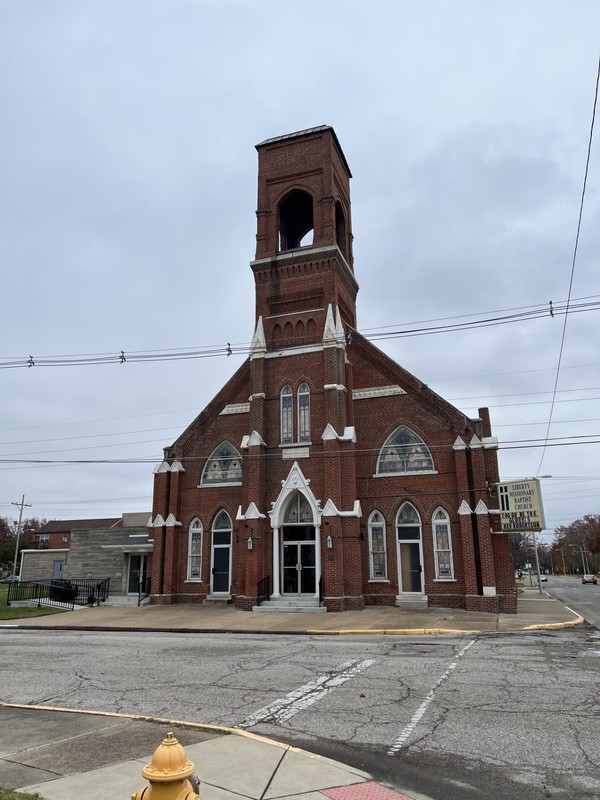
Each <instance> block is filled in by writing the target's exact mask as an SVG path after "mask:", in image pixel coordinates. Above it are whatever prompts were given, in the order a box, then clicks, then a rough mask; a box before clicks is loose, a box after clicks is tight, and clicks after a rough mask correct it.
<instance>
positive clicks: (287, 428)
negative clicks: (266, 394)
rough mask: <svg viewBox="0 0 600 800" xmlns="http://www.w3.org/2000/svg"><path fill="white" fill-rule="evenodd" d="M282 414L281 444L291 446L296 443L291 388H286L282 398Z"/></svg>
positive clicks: (282, 392) (283, 390) (282, 391)
mask: <svg viewBox="0 0 600 800" xmlns="http://www.w3.org/2000/svg"><path fill="white" fill-rule="evenodd" d="M280 404H281V406H280V414H281V443H282V444H289V443H290V442H293V441H294V414H293V407H294V395H293V394H292V387H291V386H284V387H283V389H282V390H281V396H280Z"/></svg>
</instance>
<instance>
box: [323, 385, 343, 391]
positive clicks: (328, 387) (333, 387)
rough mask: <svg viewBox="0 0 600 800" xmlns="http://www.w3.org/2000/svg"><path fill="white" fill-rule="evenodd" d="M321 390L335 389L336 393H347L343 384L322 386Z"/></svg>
mask: <svg viewBox="0 0 600 800" xmlns="http://www.w3.org/2000/svg"><path fill="white" fill-rule="evenodd" d="M323 389H337V391H338V392H345V391H347V389H346V387H345V386H344V384H343V383H326V384H325V385H324V386H323Z"/></svg>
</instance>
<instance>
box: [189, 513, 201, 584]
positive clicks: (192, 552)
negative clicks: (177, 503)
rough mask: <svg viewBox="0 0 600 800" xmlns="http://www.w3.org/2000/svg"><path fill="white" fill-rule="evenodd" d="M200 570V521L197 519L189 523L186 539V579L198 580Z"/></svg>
mask: <svg viewBox="0 0 600 800" xmlns="http://www.w3.org/2000/svg"><path fill="white" fill-rule="evenodd" d="M201 570H202V523H201V522H200V520H199V519H195V520H193V521H192V523H191V525H190V532H189V541H188V574H187V579H188V581H199V580H200V576H201Z"/></svg>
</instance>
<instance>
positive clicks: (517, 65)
mask: <svg viewBox="0 0 600 800" xmlns="http://www.w3.org/2000/svg"><path fill="white" fill-rule="evenodd" d="M598 31H600V3H598V2H597V0H577V2H572V1H571V0H563V1H562V2H552V0H537V1H535V0H529V2H528V1H527V0H504V2H503V3H491V2H481V0H471V1H470V2H468V1H467V0H464V1H463V2H460V0H455V1H454V2H450V1H448V2H442V1H438V2H435V0H418V2H417V0H413V1H412V2H407V1H406V0H371V2H364V1H363V2H354V1H353V0H302V2H300V0H287V1H286V0H212V1H211V0H128V1H127V2H123V0H102V2H98V1H97V0H93V1H92V0H52V2H48V0H27V2H23V0H1V2H0V108H1V109H2V123H1V126H0V142H1V146H0V170H1V172H0V263H1V265H2V299H3V303H2V325H1V333H2V335H1V338H0V362H1V363H2V364H4V365H5V364H7V363H8V362H11V361H16V362H17V363H18V364H23V363H25V362H26V361H27V359H28V358H29V356H30V355H31V356H33V360H34V362H35V361H36V359H38V363H37V364H36V365H35V366H33V367H31V368H26V367H16V368H10V369H2V370H1V371H0V380H1V382H2V390H1V395H0V396H1V401H0V402H1V417H0V459H1V460H2V461H1V463H0V516H9V517H17V516H18V509H17V508H16V507H15V506H13V505H11V503H13V502H19V501H20V500H21V497H22V495H23V494H24V495H25V501H26V502H27V503H31V508H27V509H25V514H26V515H27V516H37V517H48V518H51V519H57V518H85V517H104V516H107V517H108V516H118V515H120V514H121V513H123V512H128V511H131V512H133V511H144V510H146V509H147V510H150V508H151V497H152V485H153V480H152V469H153V463H141V464H140V463H123V464H115V463H111V462H114V461H115V460H118V459H123V460H125V461H126V462H131V461H134V460H136V459H146V460H148V461H149V462H150V461H152V460H154V461H156V462H160V460H161V456H162V448H163V447H164V446H168V445H169V444H171V443H172V441H173V440H174V439H175V438H176V437H177V436H178V434H179V433H180V432H181V431H182V430H183V429H184V428H185V427H186V426H187V425H188V424H189V422H190V421H191V420H192V419H193V418H194V417H195V416H196V415H197V414H198V413H199V412H200V411H201V410H202V408H204V406H205V405H206V404H207V403H208V401H209V400H210V399H211V398H212V397H213V395H214V394H216V392H217V391H218V390H219V389H220V387H221V386H222V385H223V383H224V382H225V381H226V380H227V379H228V378H229V376H230V375H231V374H232V373H233V372H234V371H235V370H236V369H237V368H238V366H239V365H240V364H241V363H242V362H243V356H242V355H239V354H238V355H235V354H234V355H232V356H231V357H227V356H226V355H225V348H226V343H227V342H231V343H232V344H237V345H243V344H245V343H248V342H249V341H250V339H251V336H252V332H253V323H254V285H253V278H252V273H251V270H250V267H249V261H250V260H252V258H253V257H254V245H255V209H256V174H257V155H256V151H255V150H254V145H255V144H256V143H258V142H260V141H262V140H264V139H266V138H269V137H271V136H277V135H280V134H285V133H289V132H292V131H297V130H300V129H304V128H308V127H312V126H315V125H321V124H328V125H332V126H333V127H334V128H335V130H336V133H337V135H338V138H339V140H340V143H341V145H342V148H343V150H344V153H345V155H346V157H347V160H348V162H349V164H350V168H351V170H352V174H353V180H352V185H351V190H352V223H353V232H354V248H355V249H354V253H355V272H356V276H357V279H358V281H359V284H360V292H359V295H358V327H359V330H361V331H362V332H364V333H365V334H366V335H370V334H373V333H376V332H378V333H381V332H382V331H383V330H384V329H387V330H388V331H390V332H392V331H402V330H406V329H407V328H416V329H422V328H425V327H429V326H437V325H441V324H454V323H457V322H467V321H473V320H477V319H483V318H489V317H506V316H508V315H509V314H512V313H516V312H515V309H519V311H521V312H529V311H533V310H535V309H538V310H540V309H547V310H548V313H546V314H544V315H543V316H542V317H540V318H538V319H529V320H526V321H517V322H511V323H507V322H505V321H503V322H502V324H498V325H493V326H489V327H475V329H474V330H469V331H466V332H449V333H436V334H432V335H418V336H411V337H395V338H390V339H387V340H383V341H377V342H376V343H377V345H378V346H379V347H381V348H382V349H383V350H384V351H385V352H386V353H388V354H389V355H390V356H391V357H393V358H394V359H395V360H396V361H398V362H399V363H400V364H402V365H403V366H404V367H405V368H406V369H408V370H409V371H410V372H412V373H413V374H415V375H416V376H418V377H419V378H420V379H421V380H423V382H425V383H427V384H429V385H430V386H431V387H432V388H433V389H435V391H437V392H438V393H439V394H441V395H442V396H443V397H445V398H446V399H448V400H450V401H451V402H452V403H453V404H454V405H456V406H457V407H458V408H460V409H461V410H462V411H464V412H465V413H467V414H468V415H470V416H476V415H477V409H478V408H479V407H480V406H488V407H489V408H490V413H491V418H492V426H493V428H494V433H495V434H496V435H497V436H498V437H499V440H500V445H501V449H500V453H499V458H500V469H501V476H502V478H503V479H506V480H510V479H514V478H523V477H532V476H536V475H551V476H552V477H551V478H545V479H544V480H543V488H544V500H545V508H546V518H547V526H548V529H549V530H550V531H551V530H552V529H554V528H555V527H556V526H558V525H566V524H569V523H570V522H572V521H573V520H575V519H577V518H578V517H581V516H583V515H584V514H588V513H600V443H599V442H600V352H599V340H600V336H599V319H600V318H599V308H600V279H599V276H600V225H599V224H598V221H599V215H600V131H596V136H595V141H594V143H593V146H592V155H591V160H590V165H589V177H588V185H587V194H586V199H585V205H584V213H583V218H582V226H581V235H580V241H579V251H578V255H577V259H576V262H575V271H574V278H573V283H572V288H571V303H572V309H573V313H571V314H570V315H569V316H568V319H567V327H566V333H565V340H564V348H563V351H562V367H561V370H560V374H559V376H558V392H557V394H556V402H555V405H554V409H553V421H552V425H551V427H550V430H549V442H548V447H547V448H546V450H545V453H544V455H543V459H542V448H541V446H540V441H543V440H544V438H545V436H546V432H547V427H548V421H549V417H550V409H551V400H552V396H553V395H552V392H553V389H554V385H555V381H556V377H557V364H558V360H559V354H560V350H561V340H562V337H563V326H564V321H565V318H564V316H562V315H561V314H560V313H557V314H555V316H554V317H551V316H550V313H549V301H552V302H553V305H554V306H555V307H557V308H558V307H560V306H561V305H564V303H565V301H566V300H567V297H568V293H569V285H570V279H571V266H572V260H573V249H574V244H575V236H576V232H577V219H578V213H579V204H580V198H581V192H582V185H583V178H584V170H585V162H586V153H587V147H588V139H589V135H590V124H591V119H592V108H593V102H594V93H595V84H596V74H597V68H598V57H599V54H600V52H599V51H600V46H599V42H600V40H599V37H598ZM599 113H600V112H599ZM596 122H597V125H596V127H597V128H598V126H599V125H600V122H598V120H597V121H596ZM583 303H586V304H589V305H588V306H587V310H580V309H579V308H576V307H577V306H581V305H582V304H583ZM468 315H474V316H468ZM208 346H214V347H219V348H221V350H220V352H221V353H222V355H217V356H215V357H212V358H199V359H191V360H180V361H163V362H149V363H134V362H133V361H132V360H131V359H130V360H128V361H126V363H124V364H109V365H88V366H43V365H41V364H40V363H39V360H40V359H42V360H43V359H44V357H46V358H47V357H50V356H60V357H61V359H59V360H65V358H67V360H68V357H79V356H82V355H84V354H113V355H116V354H119V353H120V352H121V350H123V351H124V352H125V355H126V357H127V355H128V354H133V353H134V352H136V351H156V350H166V351H172V350H174V349H176V348H182V349H184V350H187V349H193V348H198V349H200V348H205V347H208ZM359 435H360V432H359ZM582 437H583V438H582ZM39 461H44V462H49V463H42V464H40V463H35V462H39ZM78 461H83V462H85V463H73V462H78ZM102 461H108V462H109V463H94V462H102Z"/></svg>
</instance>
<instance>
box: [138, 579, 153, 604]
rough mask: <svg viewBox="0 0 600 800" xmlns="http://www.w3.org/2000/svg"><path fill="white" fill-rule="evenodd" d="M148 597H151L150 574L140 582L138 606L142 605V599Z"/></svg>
mask: <svg viewBox="0 0 600 800" xmlns="http://www.w3.org/2000/svg"><path fill="white" fill-rule="evenodd" d="M146 597H150V575H147V576H146V578H145V579H144V580H143V581H142V582H141V583H140V588H139V589H138V608H139V607H140V606H141V605H142V600H145V599H146Z"/></svg>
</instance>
